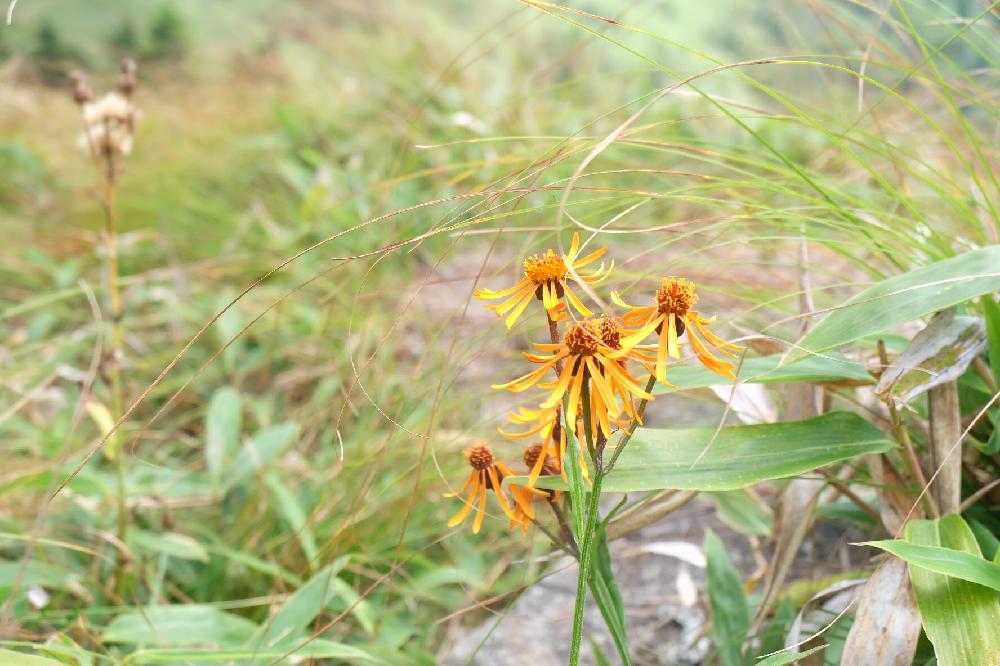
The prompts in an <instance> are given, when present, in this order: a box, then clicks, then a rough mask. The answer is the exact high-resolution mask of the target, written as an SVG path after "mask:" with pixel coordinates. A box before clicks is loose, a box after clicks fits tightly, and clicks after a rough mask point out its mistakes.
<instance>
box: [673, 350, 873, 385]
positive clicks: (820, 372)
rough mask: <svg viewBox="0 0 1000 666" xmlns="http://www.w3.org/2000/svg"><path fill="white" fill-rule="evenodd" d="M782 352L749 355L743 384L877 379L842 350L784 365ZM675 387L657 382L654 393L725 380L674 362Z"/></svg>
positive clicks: (868, 381)
mask: <svg viewBox="0 0 1000 666" xmlns="http://www.w3.org/2000/svg"><path fill="white" fill-rule="evenodd" d="M782 358H783V355H782V354H771V355H769V356H748V357H746V358H744V359H743V364H742V365H740V366H739V368H738V372H737V376H738V377H739V381H740V383H741V384H787V383H792V382H845V381H846V382H857V383H863V384H872V383H874V381H875V380H874V379H873V378H872V376H871V374H870V373H869V372H868V370H866V369H865V366H863V365H861V364H860V363H858V362H857V361H852V360H851V359H849V358H847V357H846V356H844V355H843V354H839V353H829V354H823V355H822V356H809V357H807V358H803V359H801V360H799V361H795V362H794V363H787V364H785V365H783V366H782V365H781V360H782ZM668 379H669V380H670V383H671V384H673V385H674V386H676V387H677V388H676V389H673V388H668V387H665V386H663V385H662V384H657V385H656V387H655V388H654V390H653V393H655V394H660V393H675V392H677V391H684V390H688V389H696V388H705V387H706V386H713V385H715V384H724V383H726V380H725V379H722V378H720V377H719V375H717V374H715V373H714V372H712V371H710V370H708V369H707V368H705V367H704V366H702V365H700V364H696V363H691V364H687V365H676V366H674V365H672V366H670V372H669V375H668Z"/></svg>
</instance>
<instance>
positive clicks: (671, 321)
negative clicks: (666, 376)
mask: <svg viewBox="0 0 1000 666" xmlns="http://www.w3.org/2000/svg"><path fill="white" fill-rule="evenodd" d="M682 321H683V320H682ZM664 333H666V334H667V353H669V354H670V356H671V357H673V358H680V357H681V352H680V348H679V347H678V346H677V315H675V314H674V313H673V312H671V313H670V314H669V315H668V316H667V330H666V331H664ZM660 335H663V333H660Z"/></svg>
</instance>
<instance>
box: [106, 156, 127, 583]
mask: <svg viewBox="0 0 1000 666" xmlns="http://www.w3.org/2000/svg"><path fill="white" fill-rule="evenodd" d="M103 176H104V193H103V201H102V204H103V208H104V237H105V243H106V246H105V247H106V249H105V255H106V265H107V272H108V309H109V311H110V315H111V363H110V367H109V369H108V375H109V377H110V382H111V419H112V421H113V422H115V423H117V422H118V419H119V418H121V414H122V385H121V360H122V356H123V353H124V340H125V335H124V330H123V328H122V298H121V287H120V284H119V282H120V281H119V273H118V229H117V218H116V216H115V199H116V196H115V195H116V184H117V182H116V181H117V174H116V171H115V160H114V156H112V155H109V156H107V158H106V160H105V170H104V174H103ZM120 442H121V439H120V437H119V435H118V433H115V434H114V435H113V439H112V441H111V448H112V450H113V451H115V475H116V477H117V492H118V527H117V531H116V534H115V536H117V537H118V540H119V542H120V543H121V544H122V546H123V545H124V544H125V540H126V538H127V536H128V493H127V490H126V488H125V459H124V458H125V456H124V454H125V452H124V451H123V450H122V448H121V445H120ZM124 565H125V558H124V556H123V554H122V553H121V551H119V556H118V567H117V574H116V579H117V581H118V585H119V586H120V585H121V583H122V578H123V571H122V569H123V568H124Z"/></svg>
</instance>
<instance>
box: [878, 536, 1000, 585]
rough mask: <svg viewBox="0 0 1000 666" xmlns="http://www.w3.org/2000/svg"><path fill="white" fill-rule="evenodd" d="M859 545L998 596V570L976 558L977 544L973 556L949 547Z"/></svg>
mask: <svg viewBox="0 0 1000 666" xmlns="http://www.w3.org/2000/svg"><path fill="white" fill-rule="evenodd" d="M966 529H968V528H966ZM969 535H970V536H972V537H973V543H975V541H974V539H975V536H974V535H973V534H972V531H971V530H969ZM862 545H864V546H874V547H875V548H881V549H882V550H885V551H888V552H890V553H892V554H893V555H895V556H896V557H898V558H900V559H902V560H905V561H906V562H908V563H909V564H912V565H914V566H917V567H920V568H921V569H926V570H928V571H933V572H934V573H939V574H944V575H946V576H951V577H952V578H960V579H962V580H965V581H969V582H970V583H976V584H977V585H982V586H983V587H991V588H993V589H994V590H997V591H998V592H1000V566H998V565H996V564H994V563H993V562H990V561H989V560H987V559H984V558H983V557H982V556H981V555H980V554H979V544H978V543H977V544H976V554H975V555H973V554H971V553H970V552H967V551H965V550H957V549H955V548H951V547H941V546H929V545H922V544H917V543H911V542H909V541H902V540H895V541H893V540H886V541H868V542H865V543H863V544H862Z"/></svg>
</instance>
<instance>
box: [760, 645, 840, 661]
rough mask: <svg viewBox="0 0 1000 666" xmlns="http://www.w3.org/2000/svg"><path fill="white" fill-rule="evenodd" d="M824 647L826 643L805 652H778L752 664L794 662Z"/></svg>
mask: <svg viewBox="0 0 1000 666" xmlns="http://www.w3.org/2000/svg"><path fill="white" fill-rule="evenodd" d="M826 647H827V646H826V645H820V646H818V647H814V648H813V649H811V650H806V651H805V652H779V653H778V654H772V655H771V656H770V657H768V658H767V659H764V660H762V661H756V662H754V664H755V666H785V664H794V663H795V662H797V661H799V660H800V659H805V658H806V657H808V656H809V655H811V654H815V653H817V652H819V651H820V650H823V649H825V648H826Z"/></svg>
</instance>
